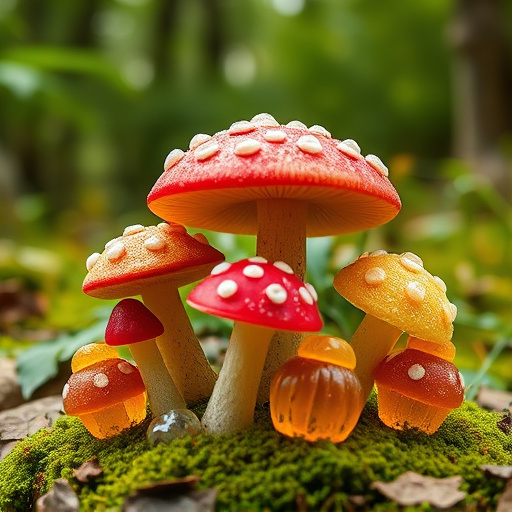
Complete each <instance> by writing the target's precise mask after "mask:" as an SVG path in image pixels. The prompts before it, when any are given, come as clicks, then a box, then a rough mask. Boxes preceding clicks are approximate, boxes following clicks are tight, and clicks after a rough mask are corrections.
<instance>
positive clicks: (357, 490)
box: [0, 397, 512, 512]
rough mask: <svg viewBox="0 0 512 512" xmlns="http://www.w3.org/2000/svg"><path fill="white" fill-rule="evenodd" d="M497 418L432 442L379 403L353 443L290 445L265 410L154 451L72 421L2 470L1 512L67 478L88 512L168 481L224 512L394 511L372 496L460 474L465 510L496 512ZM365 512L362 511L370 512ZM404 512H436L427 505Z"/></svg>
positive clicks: (20, 507) (137, 433) (133, 438)
mask: <svg viewBox="0 0 512 512" xmlns="http://www.w3.org/2000/svg"><path fill="white" fill-rule="evenodd" d="M499 419H500V415H499V414H496V413H490V412H486V411H483V410H481V409H480V408H478V407H477V406H476V405H475V404H473V403H465V404H464V405H463V406H462V407H461V408H460V409H458V410H456V411H454V412H452V414H450V415H449V417H448V418H447V420H446V421H445V423H444V424H443V426H442V427H441V428H440V429H439V431H438V432H437V433H436V434H434V435H432V436H427V435H425V434H422V433H419V432H414V431H406V432H396V431H393V430H391V429H388V428H387V427H384V426H383V425H382V424H381V423H380V422H379V420H378V418H377V414H376V403H375V398H374V397H372V398H371V399H370V401H369V402H368V405H367V407H366V409H365V411H364V413H363V415H362V417H361V420H360V422H359V425H358V426H357V428H356V429H355V430H354V432H353V433H352V435H351V436H350V438H349V439H348V440H347V441H345V442H344V443H341V444H339V445H333V444H332V443H329V442H319V443H317V444H314V445H313V444H309V443H307V442H305V441H303V440H300V439H288V438H285V437H283V436H281V435H279V434H278V433H276V432H275V431H274V430H273V429H272V425H271V422H270V420H269V418H268V411H267V410H266V409H262V410H260V411H259V412H258V418H257V421H256V424H255V425H254V426H253V427H252V428H251V429H248V430H246V431H245V432H240V433H236V434H232V435H229V436H219V437H210V436H206V435H199V436H197V437H195V438H185V439H178V440H176V441H174V442H173V443H172V444H171V445H168V446H166V445H159V446H157V447H155V448H152V449H151V448H150V447H149V445H148V443H147V441H146V439H145V429H146V426H147V424H144V425H142V426H141V427H138V428H135V429H132V430H131V431H129V432H126V433H123V434H121V435H119V436H117V437H115V438H113V439H111V440H105V441H100V440H96V439H93V438H92V437H91V436H90V435H89V434H88V433H87V432H86V431H85V429H84V428H83V427H82V425H81V423H80V421H78V420H76V419H74V418H67V417H65V418H63V419H61V420H59V421H57V422H56V424H55V426H54V428H53V429H52V430H51V431H47V430H41V431H39V432H37V433H36V434H35V435H33V436H31V437H30V438H29V439H27V440H25V441H23V442H21V443H19V444H18V445H17V447H16V448H15V449H14V450H13V451H12V452H11V453H10V454H9V455H8V456H7V457H6V458H5V459H4V461H2V462H1V463H0V475H1V479H0V509H1V510H3V511H6V512H9V511H25V510H28V509H29V508H30V504H31V503H32V502H33V500H34V498H36V497H37V496H38V495H39V494H41V493H43V492H46V491H47V490H48V488H49V486H50V485H51V483H52V482H53V481H54V480H55V479H56V478H59V477H65V478H68V479H70V481H71V482H72V483H74V485H75V489H76V490H77V492H78V493H79V495H80V500H81V509H80V510H81V511H83V512H88V511H109V512H110V511H118V510H120V507H121V504H122V502H123V500H124V498H125V497H126V495H128V494H129V493H130V492H131V491H132V490H134V489H136V488H138V487H140V486H141V485H145V484H151V483H154V482H157V481H161V480H167V479H172V478H175V477H183V476H186V475H191V474H195V475H199V476H200V477H201V482H200V486H201V487H203V488H208V487H213V486H215V487H216V488H217V490H218V508H219V510H263V509H264V508H265V507H266V508H268V509H270V510H294V509H296V508H297V506H296V503H297V500H299V499H300V500H303V501H305V503H306V505H307V507H308V509H311V510H322V509H323V510H353V509H354V507H351V506H349V496H352V495H356V494H361V495H364V496H365V497H366V502H367V505H366V507H363V509H364V510H379V511H381V510H382V511H387V510H397V507H396V505H395V504H393V503H390V502H387V501H386V499H385V498H384V497H383V496H381V495H380V494H379V493H377V492H376V491H374V490H372V489H371V482H373V481H375V480H386V481H389V480H393V479H395V478H397V477H398V476H400V475H401V474H402V473H403V472H405V471H408V470H411V471H416V472H418V473H421V474H424V475H430V476H434V477H439V478H441V477H447V476H451V475H458V474H459V475H462V476H463V477H464V484H463V487H462V489H463V490H465V491H466V492H467V493H468V498H467V499H466V505H467V506H468V507H472V510H487V509H489V510H492V507H493V505H494V504H495V502H496V497H497V495H499V493H500V491H501V489H502V488H503V482H500V481H499V480H497V479H493V478H489V477H487V476H485V475H484V473H483V472H482V471H481V470H479V469H478V466H479V465H481V464H500V465H510V464H512V437H511V436H508V435H506V434H504V433H503V432H501V431H500V430H499V429H498V428H497V422H498V421H499ZM93 456H97V457H98V459H99V462H100V464H101V465H102V466H103V468H104V469H105V472H104V474H103V475H102V476H101V477H100V478H98V479H97V480H96V481H95V482H94V483H93V484H91V485H86V486H84V485H79V484H78V482H76V481H75V480H74V479H73V478H72V470H73V468H76V467H78V466H79V465H80V464H81V463H82V462H84V461H86V460H88V459H90V458H91V457H93ZM363 509H361V510H363ZM407 510H410V511H420V510H430V508H429V507H428V506H419V507H409V508H408V509H407Z"/></svg>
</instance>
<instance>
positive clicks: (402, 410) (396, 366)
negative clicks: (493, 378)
mask: <svg viewBox="0 0 512 512" xmlns="http://www.w3.org/2000/svg"><path fill="white" fill-rule="evenodd" d="M374 375H375V384H376V385H377V390H378V394H377V397H378V405H379V417H380V419H381V420H382V422H383V423H384V424H385V425H387V426H388V427H391V428H394V429H397V430H403V429H404V428H406V427H407V428H418V429H420V430H422V431H423V432H425V433H427V434H433V433H434V432H435V431H436V430H437V429H438V428H439V427H440V425H441V424H442V423H443V421H444V420H445V418H446V416H447V415H448V413H449V412H450V411H451V410H453V409H456V408H457V407H459V406H460V405H461V404H462V402H463V400H464V383H463V381H462V379H461V376H460V373H459V371H458V370H457V368H456V367H455V365H454V364H453V363H451V362H450V361H447V360H446V359H443V358H441V357H438V356H435V355H433V354H429V353H427V352H422V351H420V350H416V349H412V348H407V349H405V350H403V351H400V352H396V353H393V354H390V355H389V356H387V357H386V358H384V360H383V361H381V363H380V364H379V365H378V366H377V368H376V369H375V372H374Z"/></svg>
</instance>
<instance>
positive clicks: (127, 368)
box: [117, 361, 133, 375]
mask: <svg viewBox="0 0 512 512" xmlns="http://www.w3.org/2000/svg"><path fill="white" fill-rule="evenodd" d="M117 369H118V370H119V371H120V372H121V373H124V374H125V375H129V374H130V373H133V366H132V365H131V364H130V363H127V362H126V361H123V362H122V363H119V364H118V365H117Z"/></svg>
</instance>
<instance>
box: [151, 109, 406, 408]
mask: <svg viewBox="0 0 512 512" xmlns="http://www.w3.org/2000/svg"><path fill="white" fill-rule="evenodd" d="M387 176H388V169H387V168H386V166H385V165H384V164H383V163H382V161H381V160H380V159H379V158H378V157H376V156H375V155H367V156H366V157H363V156H362V155H361V152H360V148H359V146H358V144H357V143H356V142H355V141H353V140H352V139H346V140H337V139H333V138H332V137H331V134H330V133H329V132H328V131H327V130H326V129H325V128H324V127H322V126H318V125H314V126H311V127H309V128H308V127H307V126H306V125H305V124H303V123H301V122H300V121H291V122H290V123H288V124H287V125H281V124H280V123H278V122H277V121H276V120H275V119H274V118H273V117H272V116H271V115H269V114H258V115H257V116H255V117H254V118H252V119H251V120H250V121H238V122H235V123H233V124H232V125H231V127H230V128H229V129H228V130H225V131H221V132H219V133H216V134H214V135H213V136H209V135H206V134H198V135H196V136H194V137H193V138H192V140H191V141H190V146H189V150H188V151H186V152H184V151H182V150H180V149H175V150H173V151H171V152H170V153H169V156H168V157H167V159H166V161H165V163H164V172H163V174H162V175H161V176H160V178H159V179H158V180H157V182H156V183H155V185H154V186H153V188H152V190H151V191H150V193H149V195H148V207H149V209H150V210H151V211H153V212H154V213H155V214H156V215H158V216H159V217H161V218H163V219H166V220H174V221H176V222H180V223H182V224H184V225H186V226H191V227H195V228H203V229H209V230H212V231H220V232H226V233H238V234H256V235H257V249H256V253H257V254H258V255H259V256H262V257H264V258H266V259H268V260H269V261H285V262H286V263H288V264H289V265H290V266H291V267H292V269H293V270H294V272H295V273H296V275H297V276H298V277H299V278H300V279H303V278H304V274H305V270H306V236H329V235H340V234H344V233H353V232H357V231H363V230H366V229H369V228H373V227H375V226H379V225H381V224H384V223H386V222H388V221H390V220H391V219H393V218H394V217H395V216H396V215H397V214H398V212H399V211H400V208H401V203H400V198H399V197H398V194H397V192H396V190H395V189H394V188H393V186H392V185H391V183H390V181H389V179H388V177H387ZM300 339H301V337H300V336H292V335H291V334H280V336H278V337H277V338H276V339H275V340H274V342H273V344H272V346H271V347H270V351H269V356H268V358H267V365H266V366H267V368H266V370H265V373H264V376H263V379H262V393H260V394H261V396H260V401H263V398H264V397H265V396H266V398H267V399H268V387H269V384H270V378H271V375H272V373H273V372H274V371H275V370H276V369H277V367H278V366H280V365H281V364H282V363H284V362H285V361H286V360H287V359H289V358H290V357H292V356H294V355H296V351H297V346H298V343H299V342H300Z"/></svg>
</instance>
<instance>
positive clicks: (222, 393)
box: [201, 322, 274, 434]
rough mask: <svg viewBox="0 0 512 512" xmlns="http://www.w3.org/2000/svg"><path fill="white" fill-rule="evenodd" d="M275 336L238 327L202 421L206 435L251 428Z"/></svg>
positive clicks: (267, 331)
mask: <svg viewBox="0 0 512 512" xmlns="http://www.w3.org/2000/svg"><path fill="white" fill-rule="evenodd" d="M273 333H274V331H273V330H272V329H268V328H266V327H259V326H256V325H249V324H245V323H243V322H237V323H236V324H235V327H234V328H233V332H232V334H231V339H230V342H229V346H228V350H227V352H226V358H225V359H224V364H223V365H222V369H221V371H220V374H219V379H218V381H217V383H216V384H215V388H214V390H213V393H212V396H211V398H210V401H209V402H208V406H207V408H206V411H205V413H204V415H203V418H202V420H201V422H202V424H203V428H204V429H205V430H206V432H209V433H211V434H225V433H227V432H234V431H236V430H240V429H242V428H244V427H248V426H249V425H251V424H252V422H253V421H254V407H255V405H256V395H257V393H258V385H259V382H260V377H261V371H262V369H263V363H264V361H265V356H266V355H267V350H268V345H269V343H270V340H271V339H272V334H273Z"/></svg>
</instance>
